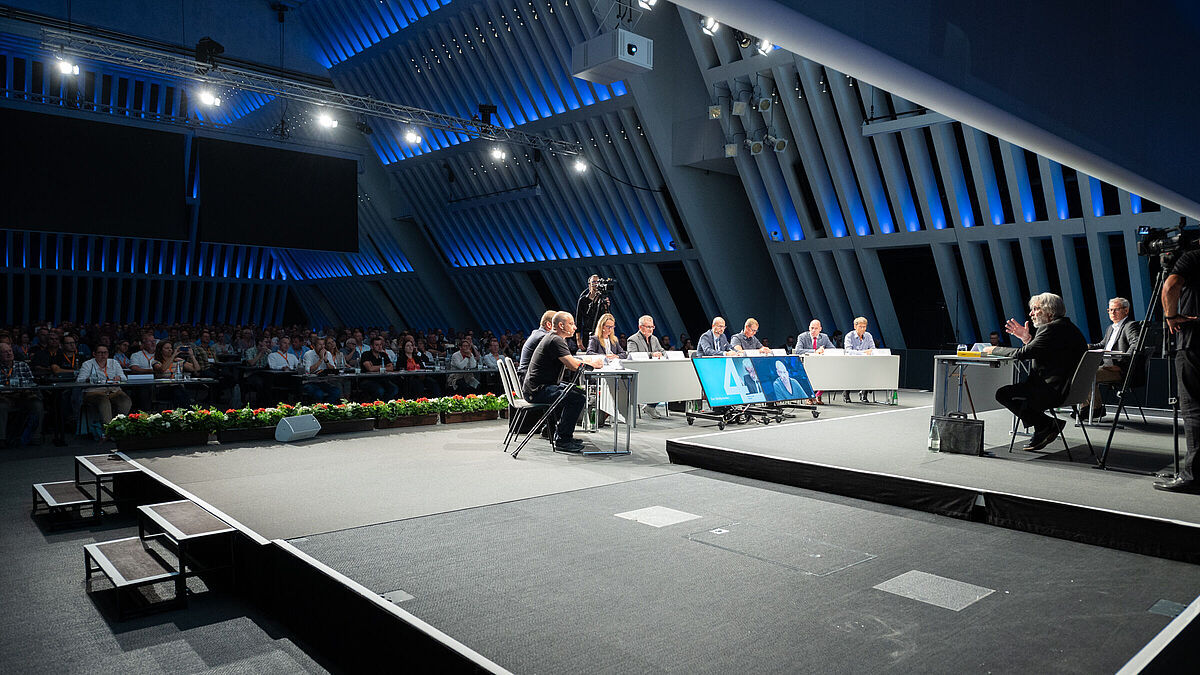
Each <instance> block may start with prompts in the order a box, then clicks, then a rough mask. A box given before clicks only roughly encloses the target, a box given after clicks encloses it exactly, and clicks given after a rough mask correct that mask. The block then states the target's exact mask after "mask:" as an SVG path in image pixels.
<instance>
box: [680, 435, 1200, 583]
mask: <svg viewBox="0 0 1200 675" xmlns="http://www.w3.org/2000/svg"><path fill="white" fill-rule="evenodd" d="M667 456H668V457H669V458H670V460H671V462H672V463H674V464H686V465H688V466H694V467H696V468H699V469H709V470H712V471H719V472H721V473H728V474H732V475H735V476H743V477H746V478H754V479H757V480H762V481H767V482H770V483H780V484H783V485H791V486H793V487H799V488H805V489H808V490H816V491H818V492H827V493H830V494H837V495H843V496H846V497H852V498H855V499H862V500H866V501H872V502H880V503H883V504H891V505H893V506H901V507H905V508H910V509H916V510H920V511H928V512H931V513H937V514H940V515H944V516H951V517H955V518H964V519H965V518H969V517H970V516H971V510H972V507H974V506H975V505H976V503H977V502H978V501H979V500H978V497H980V496H982V498H983V499H982V508H983V509H984V513H985V517H986V521H987V522H988V523H991V524H993V525H999V526H1001V527H1007V528H1010V529H1014V530H1022V531H1025V532H1032V533H1035V534H1041V535H1047V536H1051V537H1057V538H1060V539H1069V540H1071V541H1077V542H1080V543H1084V544H1092V545H1095V546H1104V547H1107V548H1115V549H1120V550H1123V551H1130V552H1133V553H1140V554H1142V555H1150V556H1155V557H1158V558H1167V559H1170V560H1180V561H1183V562H1189V563H1200V527H1196V526H1195V525H1191V524H1189V523H1184V522H1180V521H1174V520H1167V519H1163V518H1153V517H1150V516H1138V515H1134V514H1129V513H1121V512H1118V511H1110V510H1106V509H1100V508H1089V507H1085V506H1078V505H1075V504H1065V503H1062V502H1054V501H1049V500H1044V499H1036V498H1033V497H1023V496H1020V495H1013V494H1009V493H1003V492H991V491H988V490H985V489H979V488H973V487H962V486H956V485H950V484H946V483H934V482H930V481H923V480H918V479H915V478H905V477H901V476H894V475H890V474H883V473H872V472H869V471H862V470H858V469H847V468H842V467H837V466H830V465H827V464H815V463H808V462H803V461H800V460H794V459H784V458H780V457H766V456H763V455H758V454H754V453H751V452H741V451H738V450H730V449H727V448H717V447H713V446H709V445H702V444H696V443H689V442H688V441H686V440H682V441H676V440H668V441H667Z"/></svg>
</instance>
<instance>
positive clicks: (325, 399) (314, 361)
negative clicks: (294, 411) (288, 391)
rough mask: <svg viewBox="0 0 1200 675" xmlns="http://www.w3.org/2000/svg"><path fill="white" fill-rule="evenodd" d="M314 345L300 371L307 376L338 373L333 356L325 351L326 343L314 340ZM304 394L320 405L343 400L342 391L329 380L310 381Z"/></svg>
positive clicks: (305, 387)
mask: <svg viewBox="0 0 1200 675" xmlns="http://www.w3.org/2000/svg"><path fill="white" fill-rule="evenodd" d="M314 335H315V333H314ZM313 345H314V347H313V348H312V349H309V350H308V351H307V352H305V353H304V357H303V358H302V359H301V365H300V369H299V371H300V372H301V373H304V374H305V375H332V374H335V373H337V367H336V366H335V365H334V359H333V354H331V353H329V352H328V351H326V350H325V341H324V340H320V339H317V338H313ZM304 394H305V396H306V397H308V398H309V399H311V400H314V401H316V402H318V403H337V402H338V401H339V400H340V399H341V398H342V389H341V387H339V386H338V385H337V384H336V383H334V382H330V381H328V380H324V381H322V380H309V381H307V382H305V383H304Z"/></svg>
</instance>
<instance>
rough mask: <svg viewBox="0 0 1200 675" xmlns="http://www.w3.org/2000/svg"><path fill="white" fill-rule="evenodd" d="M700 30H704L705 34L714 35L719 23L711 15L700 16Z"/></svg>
mask: <svg viewBox="0 0 1200 675" xmlns="http://www.w3.org/2000/svg"><path fill="white" fill-rule="evenodd" d="M700 30H702V31H704V34H705V35H716V34H717V31H719V30H721V24H720V23H719V22H718V21H717V20H716V19H714V18H712V17H711V16H702V17H700Z"/></svg>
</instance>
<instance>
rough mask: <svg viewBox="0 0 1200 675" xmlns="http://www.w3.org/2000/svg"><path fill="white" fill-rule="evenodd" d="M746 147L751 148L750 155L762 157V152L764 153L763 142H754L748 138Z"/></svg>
mask: <svg viewBox="0 0 1200 675" xmlns="http://www.w3.org/2000/svg"><path fill="white" fill-rule="evenodd" d="M746 147H747V148H750V154H752V155H761V154H762V151H763V142H762V141H752V140H750V139H749V138H747V139H746Z"/></svg>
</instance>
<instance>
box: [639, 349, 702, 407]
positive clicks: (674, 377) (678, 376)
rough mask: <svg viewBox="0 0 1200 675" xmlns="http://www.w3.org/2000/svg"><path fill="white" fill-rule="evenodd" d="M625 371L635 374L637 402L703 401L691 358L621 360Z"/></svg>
mask: <svg viewBox="0 0 1200 675" xmlns="http://www.w3.org/2000/svg"><path fill="white" fill-rule="evenodd" d="M621 365H622V366H624V367H625V369H626V370H636V371H638V380H637V388H636V390H635V392H634V395H635V396H636V397H637V401H636V403H637V404H638V405H641V404H643V403H659V402H661V401H695V400H698V399H701V398H704V390H702V389H701V388H700V379H699V378H697V377H696V369H695V368H693V367H692V360H691V359H675V360H668V359H651V360H649V361H634V360H632V359H630V360H626V361H621Z"/></svg>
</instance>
